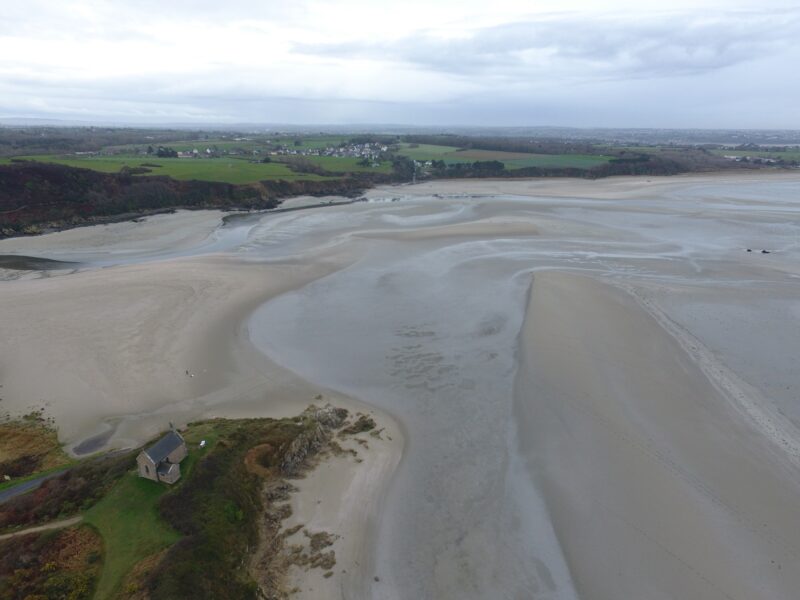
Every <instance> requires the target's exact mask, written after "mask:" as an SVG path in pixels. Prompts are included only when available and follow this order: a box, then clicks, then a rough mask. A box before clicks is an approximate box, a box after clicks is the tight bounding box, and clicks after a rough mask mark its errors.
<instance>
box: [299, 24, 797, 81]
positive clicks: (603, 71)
mask: <svg viewBox="0 0 800 600" xmlns="http://www.w3.org/2000/svg"><path fill="white" fill-rule="evenodd" d="M798 38H800V10H786V11H779V12H775V11H773V12H770V13H762V12H749V11H748V12H733V13H727V14H712V15H661V16H658V17H654V16H652V15H649V16H642V15H640V17H639V18H638V19H634V18H632V17H624V16H622V17H620V16H616V17H605V18H598V19H594V20H589V19H586V18H581V17H580V16H577V17H576V16H574V15H568V16H552V17H550V18H542V19H538V20H531V21H525V22H516V23H510V24H505V25H499V26H493V27H486V28H482V29H477V30H473V31H472V32H471V33H470V34H468V35H467V36H466V37H464V38H459V39H455V40H447V39H442V38H441V37H438V36H436V35H435V34H433V33H430V32H425V33H420V34H416V35H414V36H411V37H408V38H405V39H402V40H398V41H393V42H387V43H377V44H375V43H373V44H366V43H340V44H298V45H296V46H295V51H297V52H299V53H304V54H314V55H322V56H327V57H340V58H373V59H382V60H393V61H399V62H406V63H411V64H415V65H418V66H420V67H423V68H426V69H431V70H435V71H439V72H444V73H451V74H454V75H475V74H489V75H492V74H494V75H496V76H500V77H502V76H507V77H520V76H524V75H525V74H531V75H533V74H537V73H549V74H550V75H552V76H567V77H569V76H570V75H578V76H583V75H584V74H585V73H586V72H588V71H591V73H592V76H593V77H599V78H606V77H615V76H621V77H655V76H664V75H686V74H698V73H703V72H707V71H710V70H715V69H720V68H724V67H728V66H731V65H735V64H737V63H740V62H743V61H747V60H750V59H752V58H757V57H760V56H763V55H764V54H765V53H768V52H771V51H773V50H775V49H777V48H779V47H780V46H782V45H785V44H788V43H792V42H793V41H794V40H796V39H798ZM559 68H564V69H567V70H564V71H561V72H559V71H558V69H559Z"/></svg>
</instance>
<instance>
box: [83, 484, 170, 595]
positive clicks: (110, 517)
mask: <svg viewBox="0 0 800 600" xmlns="http://www.w3.org/2000/svg"><path fill="white" fill-rule="evenodd" d="M165 492H167V487H166V486H165V485H163V484H160V483H156V482H155V481H150V480H148V479H142V478H140V477H138V476H137V475H136V473H134V472H131V473H128V474H127V475H125V476H124V477H123V478H122V479H121V480H120V481H119V482H118V483H117V484H116V485H115V486H114V487H113V488H112V490H111V491H110V492H109V493H108V494H107V495H106V496H105V497H104V498H103V499H102V500H100V502H98V503H97V504H95V505H94V506H93V507H92V508H90V509H89V510H88V511H86V513H85V514H84V519H85V521H86V522H87V523H88V524H90V525H92V526H94V527H95V528H96V529H97V531H99V532H100V535H101V536H103V543H104V548H105V560H104V564H103V572H102V574H101V575H100V581H99V582H98V584H97V592H96V594H95V598H97V599H98V600H105V599H106V598H110V597H112V595H113V594H114V593H115V592H116V591H117V589H118V587H119V586H120V584H121V583H122V581H123V579H124V577H125V575H127V574H128V573H129V572H130V570H131V569H132V568H133V567H134V565H136V564H137V563H138V562H139V561H141V560H142V559H144V558H146V557H148V556H150V555H151V554H154V553H155V552H158V551H159V550H163V549H164V548H166V547H168V546H170V545H171V544H173V543H175V542H176V541H177V540H178V539H179V538H180V535H179V534H178V533H177V532H175V531H173V530H172V529H171V528H170V527H169V525H167V524H166V523H165V522H164V521H163V520H162V519H161V518H160V517H159V516H158V513H157V512H156V504H157V502H158V500H159V498H161V496H162V495H163V494H164V493H165Z"/></svg>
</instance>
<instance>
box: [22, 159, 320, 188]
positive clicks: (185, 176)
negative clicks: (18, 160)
mask: <svg viewBox="0 0 800 600" xmlns="http://www.w3.org/2000/svg"><path fill="white" fill-rule="evenodd" d="M24 158H27V159H30V160H36V161H39V162H49V163H57V164H61V165H66V166H69V167H79V168H84V169H92V170H94V171H102V172H104V173H117V172H118V171H119V170H120V169H122V167H125V166H127V167H131V168H135V167H143V166H144V167H145V168H148V169H150V170H151V172H150V173H148V174H147V175H167V176H169V177H172V178H173V179H180V180H191V179H196V180H200V181H221V182H224V183H232V184H247V183H255V182H257V181H264V180H270V179H284V180H287V181H298V180H321V179H329V178H328V177H323V176H320V175H313V174H306V173H295V172H294V171H292V170H290V169H289V167H287V166H286V165H282V164H280V163H274V162H273V163H266V164H264V163H251V162H249V161H247V160H241V159H235V158H156V157H153V156H123V155H119V156H91V157H75V156H57V155H45V156H27V157H24ZM147 165H159V166H157V167H155V166H147Z"/></svg>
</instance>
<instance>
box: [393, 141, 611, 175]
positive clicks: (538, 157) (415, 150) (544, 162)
mask: <svg viewBox="0 0 800 600" xmlns="http://www.w3.org/2000/svg"><path fill="white" fill-rule="evenodd" d="M411 146H412V144H401V146H400V150H399V151H398V154H400V155H402V156H407V157H408V158H411V159H413V160H418V161H428V160H443V161H444V162H445V163H447V164H456V163H472V162H475V161H486V160H499V161H500V162H502V163H503V165H505V168H506V169H509V170H514V169H523V168H526V167H549V168H559V167H562V168H578V169H590V168H592V167H594V166H597V165H602V164H605V163H607V162H608V161H609V160H611V158H612V157H610V156H603V155H599V154H532V153H524V152H502V151H498V150H461V149H459V148H456V147H454V146H436V145H432V144H419V145H416V147H411Z"/></svg>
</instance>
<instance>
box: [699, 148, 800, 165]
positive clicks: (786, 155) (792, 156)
mask: <svg viewBox="0 0 800 600" xmlns="http://www.w3.org/2000/svg"><path fill="white" fill-rule="evenodd" d="M711 152H712V153H713V154H716V155H717V156H758V157H761V158H775V159H778V160H785V161H786V162H789V161H792V160H797V161H800V150H796V151H793V150H790V151H787V152H770V151H769V150H712V151H711Z"/></svg>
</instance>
